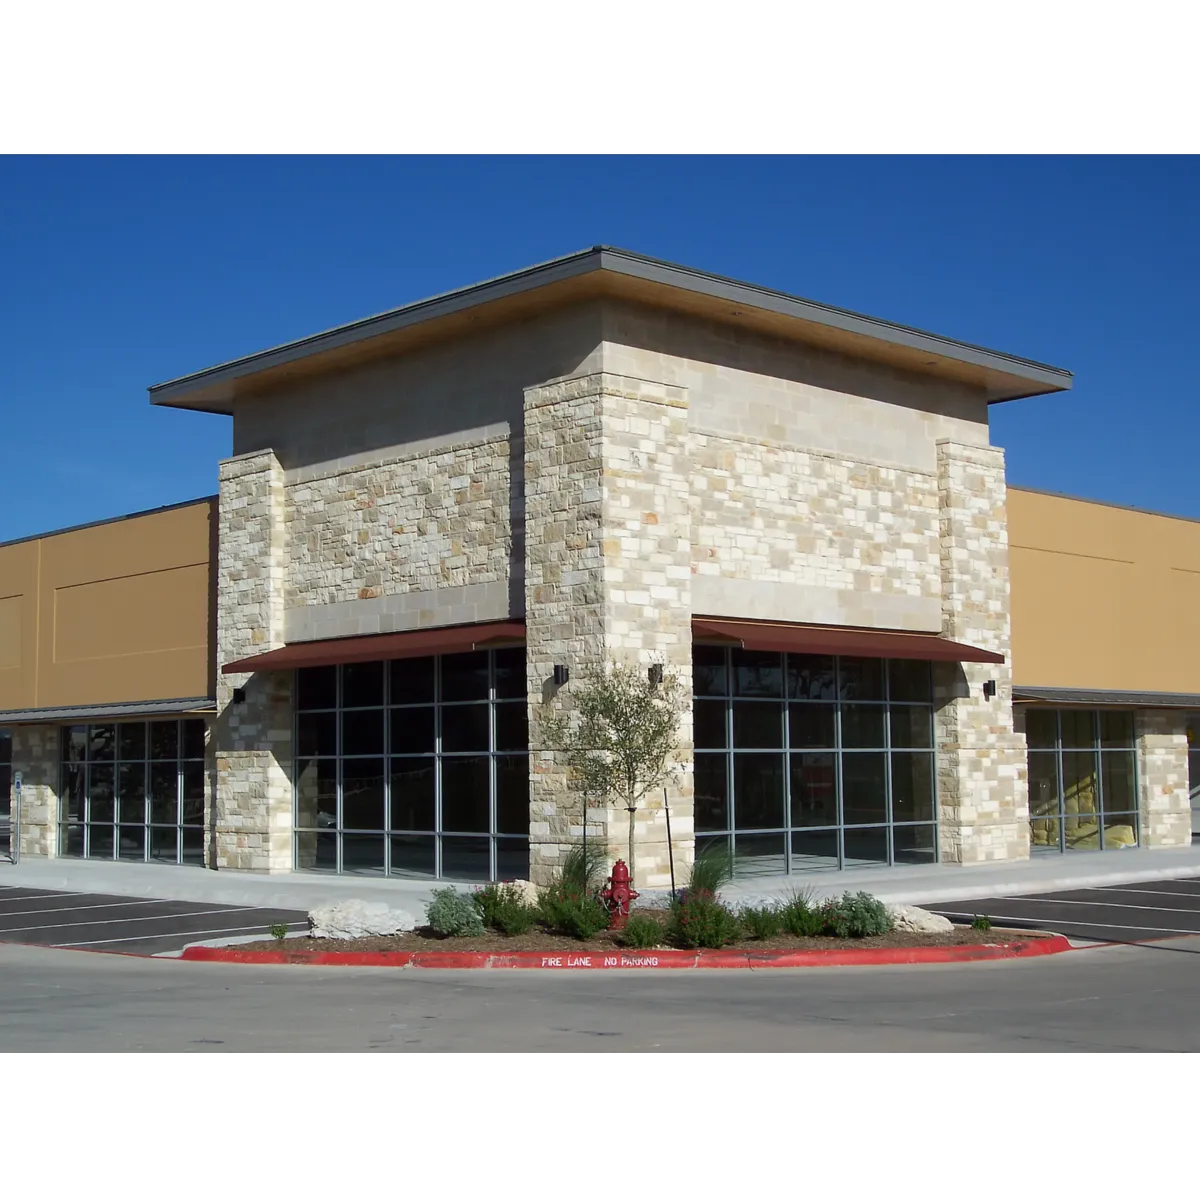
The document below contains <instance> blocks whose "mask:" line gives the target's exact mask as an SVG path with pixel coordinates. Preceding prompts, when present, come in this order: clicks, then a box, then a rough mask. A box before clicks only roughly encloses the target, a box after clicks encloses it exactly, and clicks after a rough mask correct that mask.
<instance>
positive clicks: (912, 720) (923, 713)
mask: <svg viewBox="0 0 1200 1200" xmlns="http://www.w3.org/2000/svg"><path fill="white" fill-rule="evenodd" d="M891 721H892V745H893V746H895V747H897V748H901V747H906V748H908V749H912V750H928V749H929V748H930V747H931V746H932V745H933V722H932V720H931V713H930V710H929V709H928V708H924V707H922V708H905V707H900V708H893V709H892V710H891Z"/></svg>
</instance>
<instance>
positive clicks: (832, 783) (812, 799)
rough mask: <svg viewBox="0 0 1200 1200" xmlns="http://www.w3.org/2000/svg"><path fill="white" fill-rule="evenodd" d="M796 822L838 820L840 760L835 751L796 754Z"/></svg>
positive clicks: (793, 766)
mask: <svg viewBox="0 0 1200 1200" xmlns="http://www.w3.org/2000/svg"><path fill="white" fill-rule="evenodd" d="M791 771H792V824H793V825H801V826H803V825H836V824H837V761H836V757H835V756H834V755H832V754H793V755H792V756H791Z"/></svg>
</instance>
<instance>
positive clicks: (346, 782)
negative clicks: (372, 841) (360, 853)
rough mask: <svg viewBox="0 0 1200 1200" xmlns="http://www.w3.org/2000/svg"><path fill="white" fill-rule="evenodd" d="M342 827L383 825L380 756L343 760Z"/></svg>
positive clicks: (381, 764)
mask: <svg viewBox="0 0 1200 1200" xmlns="http://www.w3.org/2000/svg"><path fill="white" fill-rule="evenodd" d="M342 828H343V829H383V828H384V815H383V759H382V758H348V759H346V760H345V761H344V762H343V763H342ZM380 845H382V842H381V843H380Z"/></svg>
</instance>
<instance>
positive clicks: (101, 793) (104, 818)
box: [87, 764, 116, 849]
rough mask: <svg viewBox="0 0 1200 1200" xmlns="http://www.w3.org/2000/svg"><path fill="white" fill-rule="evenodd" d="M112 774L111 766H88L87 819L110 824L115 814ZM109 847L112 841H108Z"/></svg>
mask: <svg viewBox="0 0 1200 1200" xmlns="http://www.w3.org/2000/svg"><path fill="white" fill-rule="evenodd" d="M113 785H114V775H113V768H112V767H111V766H98V765H96V764H93V765H92V766H90V767H88V781H87V789H88V820H89V821H96V822H103V823H104V824H111V823H112V821H113V819H114V817H115V815H116V808H115V804H114V797H113V791H114V787H113ZM109 847H110V849H111V847H112V842H111V841H110V842H109Z"/></svg>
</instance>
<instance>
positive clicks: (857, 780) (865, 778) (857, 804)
mask: <svg viewBox="0 0 1200 1200" xmlns="http://www.w3.org/2000/svg"><path fill="white" fill-rule="evenodd" d="M886 769H887V755H886V754H843V755H842V812H843V818H842V819H843V820H844V821H845V823H846V824H847V825H873V824H876V823H879V822H883V821H886V820H887V792H886V787H887V784H886V779H885V774H886Z"/></svg>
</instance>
